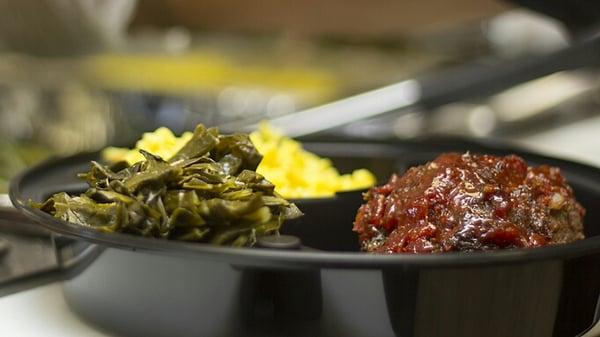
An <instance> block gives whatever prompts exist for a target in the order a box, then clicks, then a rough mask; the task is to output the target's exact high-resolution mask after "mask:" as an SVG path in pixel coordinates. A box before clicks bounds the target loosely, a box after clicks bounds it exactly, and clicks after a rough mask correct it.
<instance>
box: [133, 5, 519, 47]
mask: <svg viewBox="0 0 600 337" xmlns="http://www.w3.org/2000/svg"><path fill="white" fill-rule="evenodd" d="M507 7H508V6H507V5H506V4H504V3H501V2H499V1H493V0H454V1H452V2H448V1H446V0H427V1H409V0H404V1H386V0H375V1H369V0H353V1H343V0H336V1H319V0H308V1H279V0H268V1H261V2H260V4H258V3H256V2H252V1H243V0H225V1H219V0H205V1H191V0H175V1H166V0H160V1H145V2H140V3H139V6H138V9H137V12H136V14H135V16H134V19H133V22H132V28H136V27H143V26H160V27H170V26H183V27H187V28H190V29H206V30H212V31H229V32H254V33H265V32H267V33H268V32H275V33H280V32H282V31H283V32H287V33H292V34H301V35H325V36H337V37H346V38H347V37H351V38H370V39H375V40H381V39H389V38H397V37H402V36H407V35H409V34H415V33H423V32H428V31H429V32H430V31H434V30H437V31H439V30H442V29H445V28H448V27H449V26H453V25H456V24H457V23H461V22H462V23H464V22H469V21H476V20H480V19H482V18H485V17H489V16H492V15H493V14H497V13H499V12H501V11H502V10H504V9H505V8H507Z"/></svg>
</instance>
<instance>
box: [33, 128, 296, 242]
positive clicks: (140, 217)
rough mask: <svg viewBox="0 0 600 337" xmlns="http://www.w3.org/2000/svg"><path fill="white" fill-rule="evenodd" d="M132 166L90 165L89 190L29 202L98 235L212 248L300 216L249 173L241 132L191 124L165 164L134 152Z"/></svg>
mask: <svg viewBox="0 0 600 337" xmlns="http://www.w3.org/2000/svg"><path fill="white" fill-rule="evenodd" d="M141 153H142V154H143V156H144V158H145V160H143V161H140V162H138V163H135V164H133V165H131V166H129V165H127V164H126V163H123V162H120V163H115V164H113V165H111V166H105V165H102V164H100V163H97V162H91V168H90V171H89V172H86V173H83V174H80V175H79V177H80V178H82V179H84V180H85V181H86V182H87V183H88V185H89V188H88V190H87V191H86V192H85V193H83V194H82V195H80V196H70V195H68V194H66V193H57V194H55V195H53V196H52V197H51V198H49V199H48V200H46V201H45V202H44V203H41V204H34V206H35V207H37V208H39V209H41V210H43V211H45V212H48V213H50V214H52V215H54V216H55V217H57V218H60V219H62V220H65V221H69V222H72V223H75V224H78V225H81V226H87V227H92V228H94V229H97V230H99V231H102V232H109V233H112V232H124V233H131V234H136V235H142V236H150V237H156V238H164V239H174V240H183V241H196V242H211V243H213V244H218V245H231V246H251V245H252V244H254V242H255V241H256V238H257V237H259V236H261V235H267V234H272V233H276V232H277V231H278V230H279V228H280V226H281V224H282V223H283V222H284V221H285V220H286V219H291V218H295V217H298V216H300V215H302V213H301V212H300V211H299V210H298V208H296V206H295V205H294V204H292V203H289V202H288V201H287V200H285V199H283V198H281V197H280V196H279V195H277V194H276V193H275V192H274V186H273V184H271V183H270V182H269V181H267V180H265V178H264V177H263V176H261V175H260V174H257V173H256V172H254V170H255V169H256V167H257V166H258V164H259V163H260V161H261V159H262V157H261V155H260V154H259V153H258V151H256V149H255V148H254V146H253V144H252V142H251V141H250V139H249V138H248V136H247V135H244V134H234V135H219V133H218V131H217V129H215V128H210V129H206V128H205V127H204V126H203V125H199V126H197V127H196V130H195V131H194V136H193V137H192V139H191V140H190V141H189V142H188V143H187V144H186V145H185V146H184V147H183V148H182V149H181V150H180V151H179V152H178V153H177V154H176V155H175V156H173V158H172V159H171V160H169V161H165V160H163V159H162V158H160V157H159V156H156V155H153V154H151V153H148V152H145V151H141Z"/></svg>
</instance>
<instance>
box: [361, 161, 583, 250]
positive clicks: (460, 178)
mask: <svg viewBox="0 0 600 337" xmlns="http://www.w3.org/2000/svg"><path fill="white" fill-rule="evenodd" d="M365 201H366V203H365V204H363V205H362V206H361V208H360V209H359V211H358V213H357V216H356V220H355V222H354V228H353V229H354V231H355V232H357V233H358V234H359V238H360V242H361V245H362V249H363V250H365V251H370V252H377V253H433V252H446V251H473V250H488V249H500V248H517V247H538V246H544V245H547V244H557V243H566V242H571V241H574V240H578V239H582V238H583V237H584V236H583V216H584V214H585V210H584V209H583V208H582V207H581V205H579V204H578V203H577V201H576V200H575V198H574V196H573V190H572V189H571V187H570V186H569V185H567V183H566V181H565V179H564V177H563V176H562V174H561V173H560V170H559V169H558V168H555V167H550V166H545V165H542V166H539V167H528V166H527V164H526V163H525V161H524V160H523V159H522V158H520V157H518V156H515V155H509V156H504V157H496V156H491V155H472V154H469V153H466V154H459V153H446V154H442V155H440V156H439V157H438V158H436V159H435V160H433V161H432V162H429V163H427V164H425V165H422V166H417V167H413V168H411V169H409V170H408V171H407V172H406V173H405V174H403V175H393V176H392V177H391V178H390V180H389V181H388V183H387V184H385V185H383V186H379V187H374V188H372V189H371V190H369V191H368V192H367V193H366V194H365Z"/></svg>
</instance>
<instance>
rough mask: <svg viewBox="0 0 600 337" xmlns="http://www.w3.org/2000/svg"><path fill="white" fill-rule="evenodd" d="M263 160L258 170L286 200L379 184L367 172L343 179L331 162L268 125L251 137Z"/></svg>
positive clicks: (263, 125)
mask: <svg viewBox="0 0 600 337" xmlns="http://www.w3.org/2000/svg"><path fill="white" fill-rule="evenodd" d="M250 139H251V140H252V143H254V146H256V148H257V149H258V152H260V154H262V155H263V160H262V161H261V163H260V165H259V166H258V168H257V169H256V172H258V173H260V174H262V175H263V176H264V177H265V178H267V180H269V181H270V182H272V183H273V184H274V185H275V190H276V191H277V192H278V193H279V194H281V195H282V196H283V197H284V198H289V199H300V198H317V197H331V196H333V195H334V194H335V193H336V192H340V191H350V190H357V189H361V188H367V187H371V186H373V185H374V184H375V182H376V180H375V176H374V175H373V174H372V173H371V172H369V171H368V170H366V169H359V170H355V171H354V172H352V173H351V174H344V175H340V173H339V172H338V170H337V169H336V168H335V167H333V164H332V163H331V160H329V159H327V158H321V157H319V156H317V155H316V154H314V153H310V152H308V151H306V150H304V149H303V148H302V144H300V142H297V141H295V140H293V139H291V138H288V137H285V136H284V135H283V134H281V133H280V132H278V131H277V130H275V129H273V128H272V127H270V126H269V125H268V124H267V123H262V124H261V125H260V128H259V130H258V131H255V132H253V133H251V134H250Z"/></svg>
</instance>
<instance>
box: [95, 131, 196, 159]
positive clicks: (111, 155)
mask: <svg viewBox="0 0 600 337" xmlns="http://www.w3.org/2000/svg"><path fill="white" fill-rule="evenodd" d="M191 138H192V133H191V132H184V133H183V134H182V135H181V137H176V136H175V135H174V134H173V132H171V130H169V129H167V128H165V127H161V128H158V129H156V130H155V131H154V132H146V133H144V134H143V135H142V138H141V139H140V140H138V141H137V143H135V148H133V149H127V148H121V147H107V148H106V149H104V151H102V156H103V157H104V159H105V160H107V161H109V162H117V161H121V160H125V161H127V163H129V165H133V164H135V163H137V162H138V161H142V160H144V156H143V155H142V154H141V153H140V150H144V151H147V152H150V153H152V154H154V155H157V156H160V157H161V158H165V159H170V158H171V157H173V156H174V155H175V154H176V153H177V152H178V151H179V150H181V148H182V147H183V146H184V145H185V144H186V143H187V142H188V141H189V140H190V139H191Z"/></svg>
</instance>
